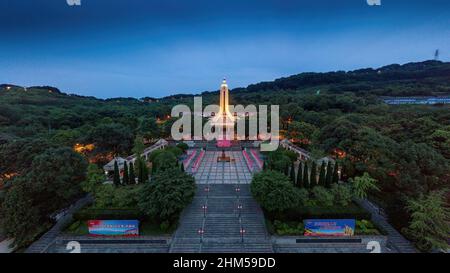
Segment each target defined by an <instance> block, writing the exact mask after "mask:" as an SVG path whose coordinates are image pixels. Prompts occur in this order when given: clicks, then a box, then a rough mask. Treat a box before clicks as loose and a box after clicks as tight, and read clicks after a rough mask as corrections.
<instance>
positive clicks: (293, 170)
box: [289, 162, 295, 186]
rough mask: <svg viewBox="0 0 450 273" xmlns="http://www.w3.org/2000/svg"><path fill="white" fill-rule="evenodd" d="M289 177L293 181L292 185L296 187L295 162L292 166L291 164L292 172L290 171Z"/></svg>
mask: <svg viewBox="0 0 450 273" xmlns="http://www.w3.org/2000/svg"><path fill="white" fill-rule="evenodd" d="M289 177H290V179H291V181H292V185H294V186H295V164H294V162H292V164H291V171H290V174H289Z"/></svg>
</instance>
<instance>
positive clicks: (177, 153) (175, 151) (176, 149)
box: [165, 146, 184, 158]
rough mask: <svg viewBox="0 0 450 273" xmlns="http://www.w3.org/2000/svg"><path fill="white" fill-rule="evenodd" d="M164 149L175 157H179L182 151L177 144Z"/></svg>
mask: <svg viewBox="0 0 450 273" xmlns="http://www.w3.org/2000/svg"><path fill="white" fill-rule="evenodd" d="M165 151H166V152H169V153H171V154H173V155H174V156H175V157H176V158H178V157H180V156H181V155H182V154H183V153H184V151H183V149H181V148H179V147H178V146H177V147H175V146H170V147H167V148H166V149H165Z"/></svg>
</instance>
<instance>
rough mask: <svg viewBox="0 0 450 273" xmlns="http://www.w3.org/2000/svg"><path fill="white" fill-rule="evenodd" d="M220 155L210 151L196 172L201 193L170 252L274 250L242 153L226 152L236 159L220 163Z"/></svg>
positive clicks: (183, 221)
mask: <svg viewBox="0 0 450 273" xmlns="http://www.w3.org/2000/svg"><path fill="white" fill-rule="evenodd" d="M220 154H221V152H214V151H208V152H207V154H206V156H205V158H204V160H203V161H202V164H201V166H200V167H199V170H198V172H197V173H196V174H195V177H196V182H197V193H196V195H195V198H194V201H193V202H192V204H190V205H189V206H188V207H187V208H186V209H185V211H184V212H183V214H182V215H181V219H180V225H179V228H178V230H177V231H176V233H175V235H174V237H173V239H172V245H171V247H170V249H169V252H172V253H189V252H193V253H208V252H214V253H224V252H228V253H251V252H253V253H272V252H273V248H272V243H271V241H270V237H269V234H268V233H267V230H266V226H265V222H264V215H263V213H262V210H261V208H260V207H259V205H258V204H257V203H256V201H255V200H254V199H253V197H252V196H251V193H250V185H249V183H250V181H251V173H250V171H249V170H248V168H247V166H246V164H245V161H244V159H243V157H242V152H241V151H233V152H226V154H227V156H231V157H232V158H233V159H235V162H217V157H218V156H219V155H220Z"/></svg>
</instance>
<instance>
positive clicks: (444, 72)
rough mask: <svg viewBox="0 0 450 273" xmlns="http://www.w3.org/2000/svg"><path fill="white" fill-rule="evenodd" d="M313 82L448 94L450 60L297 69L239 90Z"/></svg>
mask: <svg viewBox="0 0 450 273" xmlns="http://www.w3.org/2000/svg"><path fill="white" fill-rule="evenodd" d="M315 86H323V87H324V91H329V92H333V93H341V92H349V91H350V92H364V93H371V94H374V95H383V96H413V95H442V94H450V62H440V61H425V62H419V63H408V64H404V65H398V64H392V65H388V66H383V67H381V68H378V69H373V68H367V69H359V70H354V71H348V72H345V71H337V72H328V73H301V74H298V75H293V76H290V77H286V78H280V79H277V80H275V81H272V82H262V83H258V84H254V85H250V86H248V87H247V88H246V89H242V91H244V90H245V91H249V92H255V91H261V90H297V89H303V88H309V87H315ZM400 87H402V88H400Z"/></svg>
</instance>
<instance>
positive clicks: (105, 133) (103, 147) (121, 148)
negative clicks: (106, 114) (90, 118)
mask: <svg viewBox="0 0 450 273" xmlns="http://www.w3.org/2000/svg"><path fill="white" fill-rule="evenodd" d="M85 141H89V142H91V143H95V146H96V150H97V151H102V152H103V151H107V152H110V151H113V153H115V154H120V153H127V152H128V151H129V150H130V148H131V147H132V143H133V134H131V133H130V129H129V128H128V127H127V126H125V125H122V124H120V123H108V124H100V125H98V126H97V127H95V128H93V129H92V130H90V131H89V132H88V134H87V136H86V138H85Z"/></svg>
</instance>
